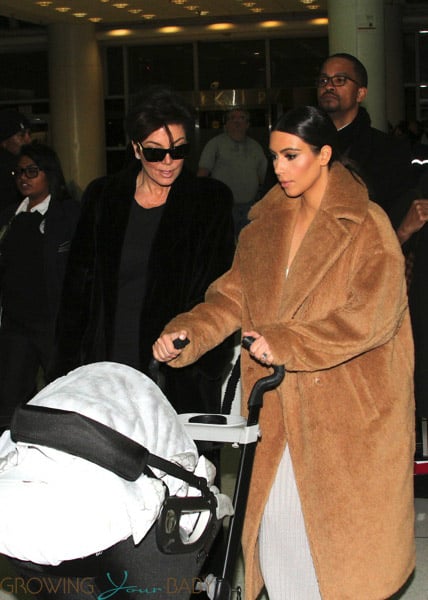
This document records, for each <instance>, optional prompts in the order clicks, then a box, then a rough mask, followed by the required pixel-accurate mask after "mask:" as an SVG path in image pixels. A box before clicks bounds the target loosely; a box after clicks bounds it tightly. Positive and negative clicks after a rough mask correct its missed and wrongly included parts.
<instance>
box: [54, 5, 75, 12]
mask: <svg viewBox="0 0 428 600" xmlns="http://www.w3.org/2000/svg"><path fill="white" fill-rule="evenodd" d="M55 10H57V11H58V12H60V13H66V12H68V11H69V10H71V8H70V7H69V6H57V7H56V8H55Z"/></svg>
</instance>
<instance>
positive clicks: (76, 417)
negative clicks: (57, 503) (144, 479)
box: [10, 404, 207, 490]
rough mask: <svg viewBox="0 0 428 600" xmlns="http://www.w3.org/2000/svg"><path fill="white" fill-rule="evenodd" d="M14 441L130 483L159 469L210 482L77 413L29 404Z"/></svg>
mask: <svg viewBox="0 0 428 600" xmlns="http://www.w3.org/2000/svg"><path fill="white" fill-rule="evenodd" d="M10 434H11V438H12V440H13V441H14V442H25V443H27V444H39V445H42V446H48V447H49V448H55V449H56V450H62V451H63V452H67V453H68V454H72V455H73V456H78V457H79V458H84V459H86V460H89V461H91V462H93V463H94V464H96V465H98V466H100V467H103V468H104V469H108V470H109V471H112V472H113V473H115V474H116V475H118V476H119V477H122V478H123V479H126V480H127V481H135V480H136V479H138V477H140V475H141V474H142V473H146V474H147V475H150V476H153V474H152V473H151V471H150V469H149V466H150V467H154V468H158V469H160V470H162V471H164V472H165V473H168V474H169V475H172V476H173V477H176V478H177V479H181V480H183V481H186V482H187V483H189V484H190V485H192V486H193V487H196V488H197V489H199V490H206V489H207V482H206V480H205V479H204V478H202V477H197V476H196V475H194V474H193V473H191V472H189V471H187V470H186V469H184V468H183V467H181V466H180V465H177V464H174V463H172V462H171V461H169V460H166V459H164V458H161V457H160V456H156V455H154V454H151V453H150V452H149V451H148V450H147V448H145V447H144V446H142V445H141V444H139V443H138V442H135V441H134V440H133V439H131V438H129V437H127V436H126V435H123V434H122V433H119V432H118V431H116V430H115V429H112V428H111V427H108V426H107V425H104V424H103V423H100V422H99V421H95V420H94V419H91V418H90V417H86V416H85V415H82V414H80V413H76V412H73V411H67V410H61V409H58V408H49V407H46V406H36V405H33V404H26V405H24V406H21V407H19V408H17V409H16V410H15V413H14V415H13V418H12V423H11V427H10Z"/></svg>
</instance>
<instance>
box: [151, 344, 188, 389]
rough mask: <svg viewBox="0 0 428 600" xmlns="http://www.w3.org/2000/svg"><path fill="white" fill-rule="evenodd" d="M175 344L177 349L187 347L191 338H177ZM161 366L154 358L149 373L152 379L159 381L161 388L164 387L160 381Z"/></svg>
mask: <svg viewBox="0 0 428 600" xmlns="http://www.w3.org/2000/svg"><path fill="white" fill-rule="evenodd" d="M173 344H174V348H176V349H177V350H181V349H182V348H185V347H186V346H187V344H190V340H189V338H185V339H184V340H181V339H180V338H175V340H174V341H173ZM159 367H160V363H159V361H158V360H156V359H155V358H152V359H151V361H150V362H149V366H148V369H147V370H148V375H149V377H150V379H152V380H153V381H154V382H155V383H157V384H158V385H159V387H160V388H162V385H161V382H160V375H159Z"/></svg>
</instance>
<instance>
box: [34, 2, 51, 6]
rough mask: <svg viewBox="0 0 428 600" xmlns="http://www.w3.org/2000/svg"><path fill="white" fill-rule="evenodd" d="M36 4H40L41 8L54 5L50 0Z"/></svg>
mask: <svg viewBox="0 0 428 600" xmlns="http://www.w3.org/2000/svg"><path fill="white" fill-rule="evenodd" d="M36 4H38V5H39V6H43V7H45V6H50V5H51V4H52V2H49V1H48V0H43V1H42V2H36Z"/></svg>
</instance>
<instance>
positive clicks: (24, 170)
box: [12, 165, 41, 179]
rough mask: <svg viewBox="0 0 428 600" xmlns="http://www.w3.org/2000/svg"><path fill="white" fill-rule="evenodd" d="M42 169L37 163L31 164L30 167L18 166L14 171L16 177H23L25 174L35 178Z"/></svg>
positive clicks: (29, 177)
mask: <svg viewBox="0 0 428 600" xmlns="http://www.w3.org/2000/svg"><path fill="white" fill-rule="evenodd" d="M40 171H41V169H39V167H37V166H36V165H30V166H29V167H18V168H16V169H14V170H13V171H12V175H13V176H14V177H21V175H25V177H27V178H28V179H35V178H36V177H37V176H38V174H39V173H40Z"/></svg>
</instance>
